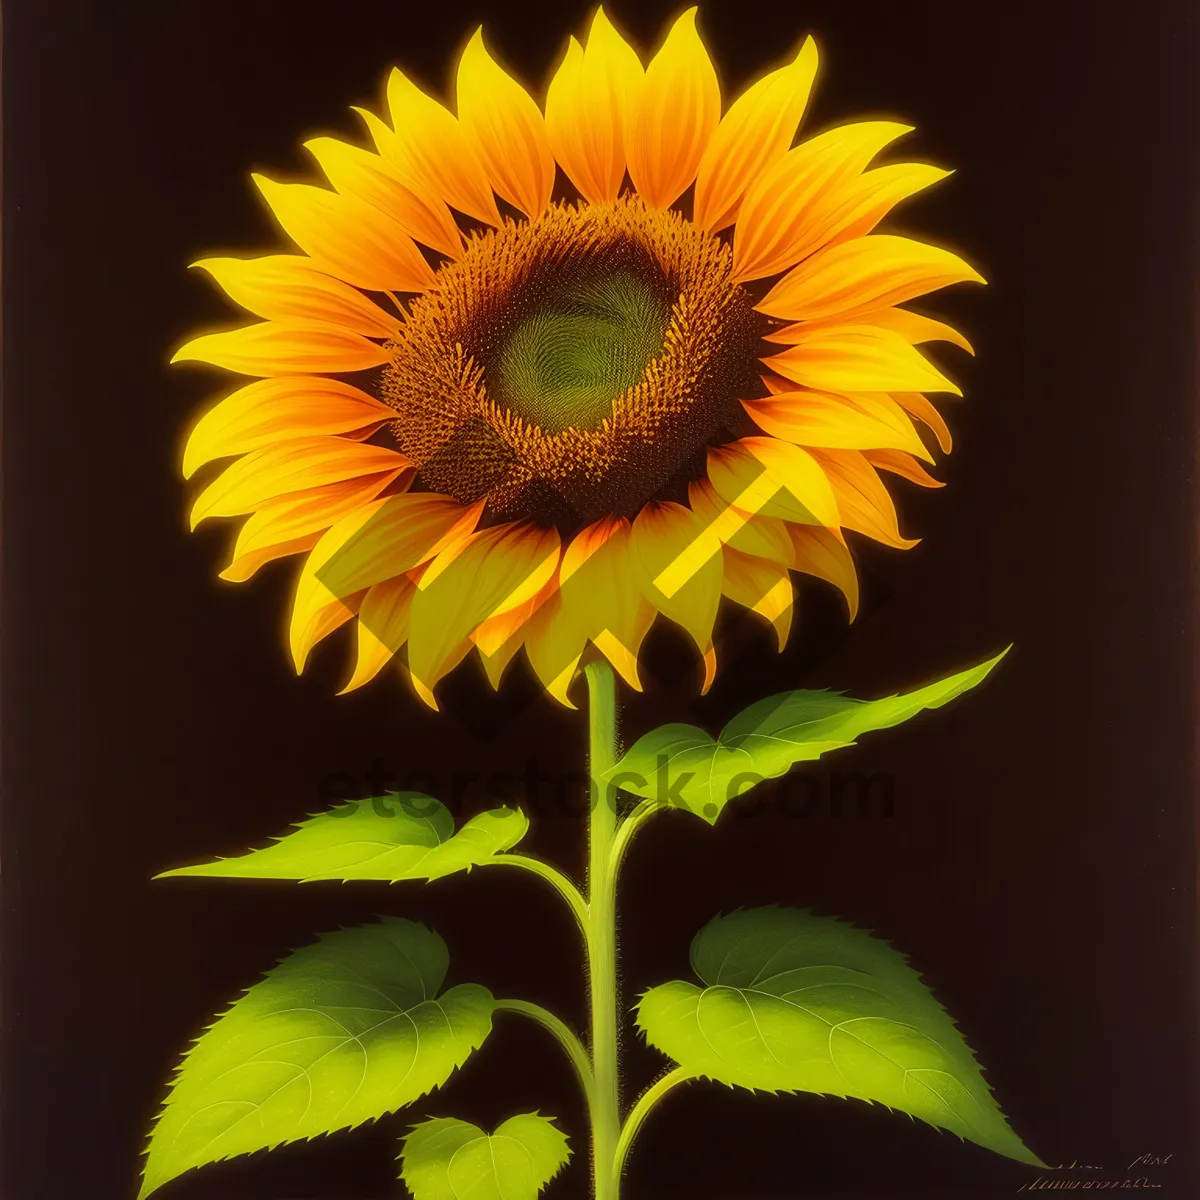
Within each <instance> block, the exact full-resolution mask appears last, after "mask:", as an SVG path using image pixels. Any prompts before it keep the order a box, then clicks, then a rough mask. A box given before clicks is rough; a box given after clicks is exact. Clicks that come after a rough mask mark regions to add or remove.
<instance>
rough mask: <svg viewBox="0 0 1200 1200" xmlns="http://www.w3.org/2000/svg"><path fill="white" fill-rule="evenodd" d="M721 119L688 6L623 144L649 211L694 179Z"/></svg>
mask: <svg viewBox="0 0 1200 1200" xmlns="http://www.w3.org/2000/svg"><path fill="white" fill-rule="evenodd" d="M720 119H721V87H720V84H719V83H718V82H717V73H716V71H714V70H713V65H712V62H711V60H710V59H709V57H708V51H707V50H705V48H704V43H703V42H702V41H701V40H700V35H699V33H697V32H696V10H695V9H694V8H689V9H688V10H687V12H685V13H684V14H683V15H682V16H681V17H680V18H679V19H678V20H677V21H676V22H675V24H674V25H673V26H672V27H671V32H670V33H669V34H667V40H666V41H665V42H664V43H663V47H662V49H661V50H660V51H659V52H658V53H657V54H656V55H655V56H654V58H653V59H651V61H650V65H649V66H648V67H647V68H646V79H645V83H644V84H643V86H642V88H641V94H640V96H639V98H638V101H637V104H636V106H635V107H634V110H633V114H632V120H631V121H630V126H629V136H628V138H627V141H626V147H625V148H626V154H627V156H628V160H629V177H630V179H632V180H633V186H634V187H635V188H637V190H638V193H639V195H641V197H642V199H643V200H645V201H646V203H647V204H649V205H650V207H651V208H667V207H669V206H670V205H671V204H673V203H674V202H675V201H676V200H678V199H679V197H680V195H681V194H682V193H683V192H684V190H685V189H686V188H687V187H688V185H689V184H690V183H691V182H692V180H693V179H695V177H696V169H697V167H699V165H700V159H701V158H702V157H703V155H704V151H705V150H706V149H707V147H708V143H709V140H710V139H711V138H712V135H713V133H714V131H715V130H716V128H717V124H718V122H719V121H720Z"/></svg>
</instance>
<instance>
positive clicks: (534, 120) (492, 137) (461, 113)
mask: <svg viewBox="0 0 1200 1200" xmlns="http://www.w3.org/2000/svg"><path fill="white" fill-rule="evenodd" d="M458 120H459V123H460V124H461V126H462V128H463V131H464V132H465V133H466V135H467V138H468V139H469V141H470V142H471V145H472V146H473V147H474V148H475V153H476V154H477V155H478V156H479V161H480V162H481V163H483V168H484V170H485V171H486V172H487V175H488V179H489V180H491V184H492V187H493V188H494V189H495V191H496V192H497V193H498V194H499V195H501V196H502V197H503V198H504V199H505V200H507V201H508V202H509V204H512V205H514V206H515V207H516V208H519V209H520V210H521V211H522V212H523V213H524V214H525V215H526V216H527V217H536V216H539V215H540V214H541V212H542V211H543V210H544V209H545V207H546V205H547V204H549V203H550V193H551V191H552V190H553V188H554V155H553V154H551V153H550V143H549V141H547V139H546V122H545V120H544V119H543V118H542V114H541V112H539V111H538V106H537V105H536V104H535V103H534V102H533V101H532V100H531V99H530V97H529V93H528V92H527V91H526V90H525V89H524V88H523V87H522V86H521V85H520V84H519V83H518V82H517V81H516V80H515V79H513V78H512V76H511V75H509V74H508V73H507V72H505V71H504V70H502V69H501V68H500V66H499V65H498V64H497V63H496V61H495V59H493V58H492V56H491V55H490V54H489V53H488V51H487V47H486V46H484V44H483V30H482V28H481V29H477V30H476V31H475V36H474V37H473V38H471V40H470V42H468V43H467V48H466V49H465V50H464V51H463V55H462V58H461V59H460V60H459V63H458Z"/></svg>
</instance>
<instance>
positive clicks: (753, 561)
mask: <svg viewBox="0 0 1200 1200" xmlns="http://www.w3.org/2000/svg"><path fill="white" fill-rule="evenodd" d="M721 555H722V563H723V568H724V577H723V579H722V582H721V591H722V592H723V593H724V594H725V595H726V596H728V597H729V598H730V600H732V601H733V602H734V603H735V604H740V605H742V607H743V608H748V609H750V610H751V612H756V613H758V615H759V616H760V617H763V618H764V619H766V620H767V621H769V622H770V623H771V625H772V626H773V627H774V629H775V638H776V644H777V646H778V647H779V649H780V650H782V649H783V648H784V646H785V645H786V644H787V639H788V633H789V632H790V631H791V628H792V597H793V590H794V589H793V588H792V577H791V575H790V574H789V573H788V569H787V567H786V566H784V565H781V564H780V563H778V562H773V561H771V560H768V559H764V558H755V557H753V556H752V555H749V554H743V553H741V551H739V550H734V549H732V547H730V546H726V547H725V549H724V550H723V551H722V552H721Z"/></svg>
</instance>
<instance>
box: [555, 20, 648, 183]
mask: <svg viewBox="0 0 1200 1200" xmlns="http://www.w3.org/2000/svg"><path fill="white" fill-rule="evenodd" d="M643 78H644V72H643V70H642V64H641V63H640V62H639V61H638V56H637V54H636V53H635V52H634V50H633V49H632V48H631V47H630V46H629V44H628V43H627V42H626V41H625V39H624V38H622V37H621V35H620V34H619V33H618V32H617V31H616V29H614V28H613V25H612V23H611V22H610V21H609V19H608V17H607V15H606V14H605V12H604V9H603V8H598V9H597V10H596V15H595V17H594V18H593V19H592V26H591V30H590V32H589V33H588V39H587V46H586V48H585V47H582V46H580V44H579V43H578V42H577V41H576V40H575V39H574V38H571V40H570V42H569V43H568V44H567V54H566V57H565V59H564V60H563V63H562V66H560V67H559V69H558V71H557V72H556V73H555V75H554V78H553V80H551V83H550V90H549V92H548V93H547V95H546V133H547V136H548V137H549V140H550V148H551V149H552V150H553V151H554V157H555V158H556V159H558V162H559V165H560V166H561V167H562V169H563V170H564V171H565V172H566V174H567V177H568V178H569V179H570V180H571V182H572V183H573V184H574V185H575V186H576V187H577V188H578V189H579V192H580V194H581V195H582V196H583V197H584V199H585V200H588V201H589V202H590V203H592V204H607V203H611V202H612V201H613V200H615V199H616V198H617V196H618V194H619V193H620V190H621V182H622V180H623V179H624V178H625V144H626V134H627V131H628V128H629V119H630V112H631V110H632V108H633V106H634V105H635V104H636V102H637V99H638V96H639V95H640V93H641V87H642V82H643Z"/></svg>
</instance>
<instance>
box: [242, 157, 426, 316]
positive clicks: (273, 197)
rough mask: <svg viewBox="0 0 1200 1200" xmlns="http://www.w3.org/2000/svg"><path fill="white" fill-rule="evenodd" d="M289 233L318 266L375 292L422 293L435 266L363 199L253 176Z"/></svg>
mask: <svg viewBox="0 0 1200 1200" xmlns="http://www.w3.org/2000/svg"><path fill="white" fill-rule="evenodd" d="M252 178H253V179H254V182H255V183H256V184H257V185H258V190H259V191H260V192H262V194H263V198H264V199H265V200H266V202H267V204H268V205H269V206H270V209H271V211H272V212H273V213H274V214H275V219H276V220H277V221H278V222H279V224H280V226H282V228H283V231H284V233H286V234H287V235H288V237H290V238H291V239H292V241H293V242H295V243H296V245H297V246H299V247H300V249H301V250H303V251H304V252H305V254H307V255H308V256H309V257H310V258H311V259H312V260H313V263H314V265H316V266H318V267H320V268H321V269H322V270H324V271H328V272H329V273H330V274H331V275H336V276H337V277H338V278H339V279H344V280H345V281H346V282H347V283H352V284H353V285H354V286H355V287H360V288H366V289H367V290H368V291H372V292H387V291H398V292H421V291H424V290H425V289H426V288H427V287H428V286H429V285H430V284H431V283H432V282H433V268H432V267H430V265H429V264H428V263H427V262H426V261H425V259H424V258H423V257H422V256H421V252H420V251H419V250H418V249H417V245H416V243H415V242H414V241H413V240H412V238H410V237H409V236H408V234H407V233H405V232H404V230H403V229H402V228H401V227H400V226H399V225H398V224H397V223H396V222H395V221H393V220H392V218H391V217H389V216H388V215H387V214H386V213H384V212H380V210H379V209H377V208H375V207H374V206H373V205H370V204H367V203H366V202H365V201H363V200H360V199H358V197H357V196H343V195H342V194H341V193H340V192H330V191H326V190H325V189H324V188H319V187H313V186H312V185H311V184H307V183H276V182H275V181H274V180H273V179H268V178H267V177H266V176H265V175H254V176H252Z"/></svg>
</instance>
